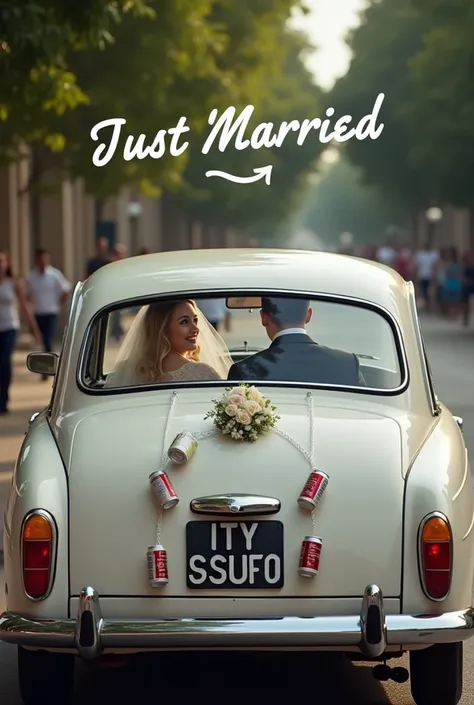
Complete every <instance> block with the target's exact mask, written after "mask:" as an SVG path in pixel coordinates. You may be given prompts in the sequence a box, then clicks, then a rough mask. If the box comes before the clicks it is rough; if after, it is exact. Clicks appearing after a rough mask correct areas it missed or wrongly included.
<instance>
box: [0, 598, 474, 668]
mask: <svg viewBox="0 0 474 705" xmlns="http://www.w3.org/2000/svg"><path fill="white" fill-rule="evenodd" d="M472 636H474V607H469V608H468V609H465V610H461V611H459V612H447V613H445V614H439V615H403V614H396V615H387V616H386V615H385V612H384V606H383V596H382V592H381V590H380V589H379V588H378V587H377V586H376V585H369V586H368V587H367V588H366V589H365V591H364V595H363V598H362V604H361V610H360V614H359V615H352V616H344V617H310V618H301V617H284V618H280V619H278V618H275V619H228V620H223V619H216V620H202V619H198V620H195V619H178V620H163V621H151V620H150V621H149V620H137V621H121V620H114V619H110V620H108V619H106V620H104V619H102V615H101V610H100V602H99V595H98V594H97V592H96V591H95V590H94V589H93V588H91V587H88V588H84V589H83V590H82V592H81V595H80V600H79V608H78V613H77V617H76V619H59V620H48V619H44V620H32V619H25V618H24V617H21V616H20V615H17V614H12V613H10V612H4V613H3V614H2V615H0V641H6V642H9V643H11V644H21V645H22V646H33V647H38V648H41V647H43V648H46V649H54V648H57V649H75V650H76V651H77V653H78V655H79V656H81V657H83V658H86V659H92V658H97V657H99V656H100V654H101V652H102V650H103V649H138V650H143V651H146V650H147V649H157V648H158V649H183V650H185V649H196V648H197V649H203V650H205V649H206V648H207V649H211V648H212V649H215V648H222V649H233V648H234V649H235V648H239V649H245V648H253V649H255V648H257V649H258V648H262V649H265V648H268V647H272V648H275V647H279V648H285V647H303V648H305V647H306V648H311V647H319V648H324V647H328V648H329V647H332V648H334V647H336V648H337V647H340V648H341V650H344V647H356V648H359V650H360V652H361V654H363V655H364V656H368V657H371V658H377V657H379V656H381V655H382V654H383V653H384V651H385V649H386V647H387V646H402V645H404V644H406V645H418V644H426V645H430V644H438V643H441V642H455V641H463V640H465V639H470V638H471V637H472Z"/></svg>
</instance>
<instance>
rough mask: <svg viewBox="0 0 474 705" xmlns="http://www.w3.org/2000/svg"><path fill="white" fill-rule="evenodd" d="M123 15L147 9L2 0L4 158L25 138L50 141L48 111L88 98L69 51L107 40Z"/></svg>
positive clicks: (98, 0) (135, 3)
mask: <svg viewBox="0 0 474 705" xmlns="http://www.w3.org/2000/svg"><path fill="white" fill-rule="evenodd" d="M127 13H137V14H139V15H144V14H145V15H149V10H148V8H147V7H146V5H145V4H144V2H143V0H115V1H113V2H109V1H107V0H81V2H77V3H74V2H70V3H68V2H64V0H41V2H39V0H0V159H1V160H2V161H10V160H15V159H16V158H17V157H18V154H19V150H20V145H21V143H22V141H23V140H26V141H30V142H35V141H42V140H46V141H47V142H48V141H49V142H50V141H51V140H50V137H48V135H49V129H48V119H49V114H50V113H57V114H59V115H62V114H64V112H65V111H66V110H69V109H71V108H74V107H76V106H77V105H81V104H84V103H86V102H87V97H86V95H85V93H84V92H83V90H82V89H81V88H80V86H79V85H78V84H77V82H76V78H75V76H74V74H73V73H72V72H71V71H70V67H69V64H68V60H67V58H68V53H69V52H70V51H71V50H72V49H79V48H87V47H94V46H97V47H103V46H105V45H107V44H108V43H110V42H111V41H112V32H113V31H114V29H115V27H116V25H117V23H118V22H120V20H121V18H122V17H123V16H124V15H125V14H127Z"/></svg>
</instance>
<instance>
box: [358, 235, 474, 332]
mask: <svg viewBox="0 0 474 705" xmlns="http://www.w3.org/2000/svg"><path fill="white" fill-rule="evenodd" d="M348 254H349V253H348ZM350 254H355V255H357V256H360V257H364V258H365V259H370V260H372V261H375V262H380V263H381V264H385V265H387V266H389V267H392V268H393V269H395V270H396V271H397V272H398V273H399V274H400V275H401V276H402V277H403V278H404V279H406V280H407V281H413V283H414V285H415V288H416V292H417V301H418V305H419V306H420V308H422V309H424V310H426V311H427V312H436V313H438V314H439V315H441V316H443V317H447V318H451V319H455V320H457V319H459V320H461V321H462V323H463V325H464V326H468V325H469V322H470V316H471V304H470V301H471V298H472V296H473V295H474V251H468V252H465V253H464V254H460V253H459V252H458V250H457V248H456V247H454V246H452V245H450V246H447V247H442V248H436V247H434V246H433V245H431V244H430V243H426V244H424V245H422V246H421V247H420V248H419V249H415V250H412V249H411V248H410V247H407V246H406V245H403V244H402V245H400V244H396V243H393V242H391V241H388V242H386V243H384V244H382V245H381V246H379V247H377V246H365V247H361V248H360V249H359V250H358V251H354V250H353V251H351V252H350Z"/></svg>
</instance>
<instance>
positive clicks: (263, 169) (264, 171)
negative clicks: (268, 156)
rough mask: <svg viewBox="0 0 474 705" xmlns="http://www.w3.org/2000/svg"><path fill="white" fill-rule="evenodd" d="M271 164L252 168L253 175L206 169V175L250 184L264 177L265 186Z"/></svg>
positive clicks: (269, 176)
mask: <svg viewBox="0 0 474 705" xmlns="http://www.w3.org/2000/svg"><path fill="white" fill-rule="evenodd" d="M272 169H273V165H272V164H269V165H268V166H260V167H258V169H254V170H253V171H254V174H255V176H234V175H233V174H228V173H227V172H225V171H206V176H207V177H209V176H220V177H221V179H227V181H233V182H234V184H251V183H254V182H255V181H260V179H265V183H266V184H267V186H270V179H271V177H272Z"/></svg>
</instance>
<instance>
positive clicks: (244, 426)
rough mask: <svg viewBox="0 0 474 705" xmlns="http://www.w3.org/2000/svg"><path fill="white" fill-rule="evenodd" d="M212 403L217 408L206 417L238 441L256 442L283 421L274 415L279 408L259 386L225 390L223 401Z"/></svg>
mask: <svg viewBox="0 0 474 705" xmlns="http://www.w3.org/2000/svg"><path fill="white" fill-rule="evenodd" d="M213 402H214V409H213V410H212V411H209V412H208V413H207V414H206V416H205V417H204V418H205V419H208V418H212V419H214V425H215V426H216V428H218V429H219V430H220V431H221V432H222V433H223V434H225V435H229V436H230V437H231V438H233V439H234V440H235V441H249V442H250V443H254V442H255V441H256V440H257V438H258V436H260V435H261V434H262V433H266V432H267V431H269V430H270V429H271V428H273V427H274V426H275V424H276V422H277V421H278V419H279V418H280V417H279V416H277V415H276V414H275V413H274V411H275V409H276V406H273V405H272V403H271V401H270V400H269V399H266V398H265V397H264V396H263V395H262V394H260V392H259V391H258V389H257V388H256V387H251V386H249V385H248V384H241V385H239V386H238V387H234V388H233V389H230V388H229V389H226V390H225V394H224V395H223V396H222V397H221V398H220V399H213Z"/></svg>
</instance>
